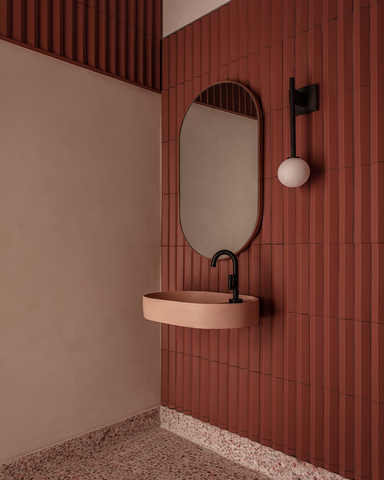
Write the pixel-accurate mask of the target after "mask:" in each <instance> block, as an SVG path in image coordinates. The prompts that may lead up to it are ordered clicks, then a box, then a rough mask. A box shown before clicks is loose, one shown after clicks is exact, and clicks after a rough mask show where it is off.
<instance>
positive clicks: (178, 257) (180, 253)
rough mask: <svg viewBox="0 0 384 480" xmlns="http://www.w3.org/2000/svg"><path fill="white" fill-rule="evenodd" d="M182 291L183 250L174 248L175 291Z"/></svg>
mask: <svg viewBox="0 0 384 480" xmlns="http://www.w3.org/2000/svg"><path fill="white" fill-rule="evenodd" d="M183 289H184V248H183V247H180V246H177V247H176V290H178V291H181V290H183Z"/></svg>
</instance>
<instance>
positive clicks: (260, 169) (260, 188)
mask: <svg viewBox="0 0 384 480" xmlns="http://www.w3.org/2000/svg"><path fill="white" fill-rule="evenodd" d="M222 84H233V85H238V86H239V87H241V88H242V89H244V90H245V91H246V93H248V95H249V96H250V97H251V98H252V100H253V103H254V106H255V109H256V112H257V120H258V147H257V150H258V151H257V153H258V193H257V196H258V210H257V216H256V219H255V226H254V228H253V231H252V233H251V235H250V236H249V238H248V240H247V241H246V242H245V243H244V245H243V246H242V247H241V248H240V249H239V250H238V251H236V252H234V253H235V254H236V255H238V254H239V253H241V252H242V251H244V250H245V249H246V248H248V247H249V245H250V244H251V243H252V241H253V240H254V238H255V236H256V235H257V233H258V231H259V230H260V227H261V221H262V217H263V192H264V189H263V183H264V182H263V180H264V178H263V172H264V170H263V157H262V153H263V133H264V131H263V115H262V110H261V106H260V103H259V100H258V99H257V97H256V95H255V94H254V93H253V92H252V90H250V89H249V88H247V87H246V86H245V85H243V84H241V83H239V82H235V81H232V80H222V81H219V82H215V83H212V84H210V85H208V86H207V87H206V88H204V89H203V90H202V91H201V92H199V94H198V95H196V96H195V98H194V99H193V100H192V101H191V102H190V104H189V106H188V108H187V109H186V111H185V113H184V116H183V120H182V122H181V125H180V129H179V134H178V138H177V140H178V158H177V161H178V164H177V165H178V177H179V178H178V192H177V207H178V217H179V225H180V229H181V231H182V234H183V237H184V239H185V241H186V242H187V243H188V245H189V246H190V247H191V248H192V250H193V251H194V252H196V253H197V254H198V255H200V256H202V257H204V258H209V257H205V256H204V255H202V254H201V253H199V252H197V251H196V250H195V249H194V248H193V247H192V245H191V244H190V243H189V241H188V239H187V237H186V236H185V234H184V231H183V227H182V223H181V217H180V137H181V131H182V128H183V124H184V120H185V117H186V116H187V114H188V111H189V109H190V107H191V105H192V104H193V103H194V102H195V101H196V99H197V98H198V97H200V96H201V95H202V94H203V93H204V92H206V91H207V90H209V89H210V88H212V87H215V86H217V85H222ZM213 108H215V107H213ZM221 259H224V257H222V258H221Z"/></svg>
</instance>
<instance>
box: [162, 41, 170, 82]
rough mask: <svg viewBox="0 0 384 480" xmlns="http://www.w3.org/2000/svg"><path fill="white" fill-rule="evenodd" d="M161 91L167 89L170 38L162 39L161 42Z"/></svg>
mask: <svg viewBox="0 0 384 480" xmlns="http://www.w3.org/2000/svg"><path fill="white" fill-rule="evenodd" d="M161 46H162V67H161V73H162V77H161V78H162V89H163V91H164V90H168V89H169V71H170V37H166V38H163V40H162V44H161Z"/></svg>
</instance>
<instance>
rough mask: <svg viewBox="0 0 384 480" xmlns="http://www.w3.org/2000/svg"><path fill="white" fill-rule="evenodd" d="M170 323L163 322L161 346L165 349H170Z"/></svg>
mask: <svg viewBox="0 0 384 480" xmlns="http://www.w3.org/2000/svg"><path fill="white" fill-rule="evenodd" d="M168 340H169V325H167V324H166V323H162V324H161V348H162V349H164V350H168V349H169V341H168Z"/></svg>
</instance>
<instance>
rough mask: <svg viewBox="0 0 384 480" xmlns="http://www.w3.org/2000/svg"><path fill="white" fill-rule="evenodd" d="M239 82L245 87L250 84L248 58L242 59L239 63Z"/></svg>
mask: <svg viewBox="0 0 384 480" xmlns="http://www.w3.org/2000/svg"><path fill="white" fill-rule="evenodd" d="M237 66H238V81H239V83H242V84H243V85H244V84H245V85H246V84H247V83H248V57H241V58H239V61H238V62H237Z"/></svg>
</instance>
